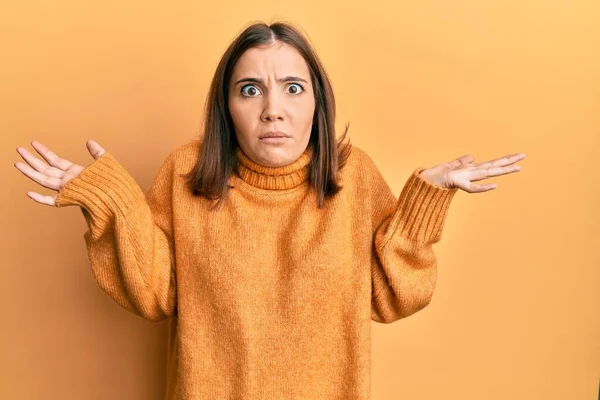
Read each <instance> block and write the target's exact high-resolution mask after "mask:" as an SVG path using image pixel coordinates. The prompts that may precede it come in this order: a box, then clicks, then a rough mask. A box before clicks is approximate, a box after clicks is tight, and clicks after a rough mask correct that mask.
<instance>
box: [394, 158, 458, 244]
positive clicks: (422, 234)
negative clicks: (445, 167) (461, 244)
mask: <svg viewBox="0 0 600 400" xmlns="http://www.w3.org/2000/svg"><path fill="white" fill-rule="evenodd" d="M423 170H425V168H422V167H419V168H417V169H415V170H414V172H413V173H412V175H411V176H410V177H409V178H408V180H407V181H406V184H405V185H404V188H403V189H402V192H401V193H400V196H399V199H398V203H397V208H396V212H395V213H394V216H393V218H392V220H391V221H390V225H389V228H388V230H387V234H386V236H387V237H386V239H389V238H391V237H392V236H393V235H394V232H396V231H398V230H399V231H400V232H399V233H401V235H402V236H403V237H405V238H407V239H408V240H410V241H412V242H415V243H424V242H436V241H438V240H439V239H440V238H441V234H442V229H443V227H444V222H445V220H446V216H447V213H448V208H449V206H450V202H451V201H452V198H453V197H454V194H455V193H456V192H457V191H458V188H451V189H449V188H443V187H441V186H437V185H434V184H432V183H430V182H428V181H426V180H425V179H423V178H422V177H421V176H419V173H420V172H421V171H423ZM384 241H385V239H384Z"/></svg>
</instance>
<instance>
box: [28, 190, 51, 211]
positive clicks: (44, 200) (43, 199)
mask: <svg viewBox="0 0 600 400" xmlns="http://www.w3.org/2000/svg"><path fill="white" fill-rule="evenodd" d="M27 196H29V197H30V198H32V199H33V200H35V201H36V202H38V203H40V204H45V205H47V206H53V207H54V206H56V197H54V196H45V195H42V194H39V193H36V192H27Z"/></svg>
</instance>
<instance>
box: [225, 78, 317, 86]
mask: <svg viewBox="0 0 600 400" xmlns="http://www.w3.org/2000/svg"><path fill="white" fill-rule="evenodd" d="M278 81H279V82H291V81H302V82H304V83H308V82H306V81H305V80H304V79H302V78H300V77H297V76H284V77H283V78H281V79H278ZM241 82H254V83H260V84H261V85H264V83H265V82H264V81H263V80H262V79H259V78H242V79H240V80H239V81H237V82H236V83H235V84H236V85H237V84H238V83H241Z"/></svg>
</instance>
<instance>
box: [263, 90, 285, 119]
mask: <svg viewBox="0 0 600 400" xmlns="http://www.w3.org/2000/svg"><path fill="white" fill-rule="evenodd" d="M265 98H266V104H265V108H264V110H263V113H262V116H261V119H262V120H263V121H277V120H282V119H283V114H282V111H281V99H280V98H279V93H277V91H276V90H271V91H270V92H269V94H268V95H267V96H265Z"/></svg>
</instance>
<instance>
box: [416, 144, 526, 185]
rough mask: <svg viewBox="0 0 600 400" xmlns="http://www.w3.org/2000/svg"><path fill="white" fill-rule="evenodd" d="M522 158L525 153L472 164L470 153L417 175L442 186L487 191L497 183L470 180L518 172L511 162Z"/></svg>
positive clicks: (517, 168) (517, 167)
mask: <svg viewBox="0 0 600 400" xmlns="http://www.w3.org/2000/svg"><path fill="white" fill-rule="evenodd" d="M524 158H525V154H523V153H516V154H511V155H508V156H504V157H500V158H496V159H495V160H491V161H486V162H481V163H476V164H473V157H472V156H471V155H464V156H462V157H459V158H457V159H456V160H453V161H450V162H447V163H443V164H438V165H435V166H433V167H431V168H428V169H425V170H423V171H421V172H420V173H419V176H420V177H422V178H423V179H425V180H426V181H427V182H429V183H432V184H434V185H437V186H440V187H443V188H448V189H452V188H459V189H462V190H464V191H465V192H468V193H481V192H487V191H488V190H492V189H496V187H497V185H496V184H494V183H489V184H486V185H476V184H474V183H472V182H476V181H480V180H482V179H486V178H490V177H492V176H499V175H506V174H512V173H513V172H519V171H520V170H521V167H520V166H518V165H513V164H515V163H516V162H517V161H520V160H523V159H524Z"/></svg>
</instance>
